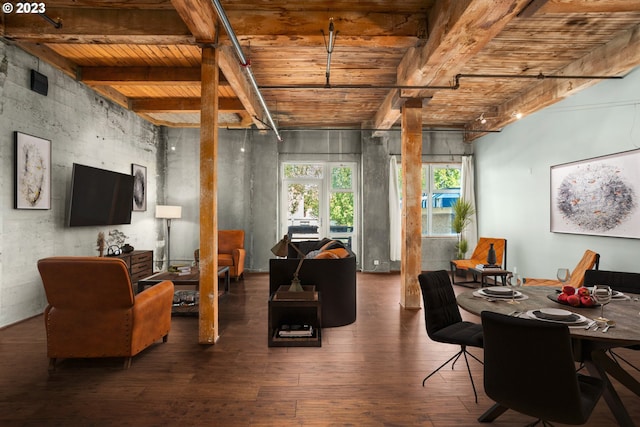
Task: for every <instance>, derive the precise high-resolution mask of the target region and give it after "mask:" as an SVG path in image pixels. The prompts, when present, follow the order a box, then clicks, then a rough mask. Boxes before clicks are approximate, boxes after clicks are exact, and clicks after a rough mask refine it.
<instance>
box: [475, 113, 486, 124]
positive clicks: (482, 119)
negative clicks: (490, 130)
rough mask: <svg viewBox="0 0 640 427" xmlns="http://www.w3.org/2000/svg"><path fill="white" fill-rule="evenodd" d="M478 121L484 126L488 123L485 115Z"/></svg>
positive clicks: (481, 115)
mask: <svg viewBox="0 0 640 427" xmlns="http://www.w3.org/2000/svg"><path fill="white" fill-rule="evenodd" d="M476 120H477V121H479V122H480V123H482V124H483V125H484V124H485V123H487V119H485V117H484V113H482V114H480V117H478V118H477V119H476Z"/></svg>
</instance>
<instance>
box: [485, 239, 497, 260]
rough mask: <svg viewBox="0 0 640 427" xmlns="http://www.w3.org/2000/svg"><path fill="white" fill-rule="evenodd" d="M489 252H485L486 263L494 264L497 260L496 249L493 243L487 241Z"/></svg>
mask: <svg viewBox="0 0 640 427" xmlns="http://www.w3.org/2000/svg"><path fill="white" fill-rule="evenodd" d="M489 245H490V246H489V253H488V254H487V264H489V265H495V264H496V261H497V257H496V250H495V249H494V247H493V243H489Z"/></svg>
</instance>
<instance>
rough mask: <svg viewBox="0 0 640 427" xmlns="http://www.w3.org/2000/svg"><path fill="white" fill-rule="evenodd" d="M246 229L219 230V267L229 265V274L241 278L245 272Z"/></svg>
mask: <svg viewBox="0 0 640 427" xmlns="http://www.w3.org/2000/svg"><path fill="white" fill-rule="evenodd" d="M246 256H247V252H246V251H245V249H244V230H218V267H224V266H228V267H229V275H230V276H231V277H233V278H235V279H236V281H237V280H238V279H240V277H241V276H242V274H243V273H244V259H245V257H246Z"/></svg>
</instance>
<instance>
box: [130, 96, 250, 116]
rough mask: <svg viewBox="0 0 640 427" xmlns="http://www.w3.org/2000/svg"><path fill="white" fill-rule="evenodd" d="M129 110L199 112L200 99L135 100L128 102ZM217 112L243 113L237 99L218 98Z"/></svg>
mask: <svg viewBox="0 0 640 427" xmlns="http://www.w3.org/2000/svg"><path fill="white" fill-rule="evenodd" d="M129 109H130V110H132V111H135V112H136V113H172V112H183V113H186V112H191V113H193V112H200V111H201V109H202V104H201V100H200V98H135V99H130V100H129ZM218 111H220V112H223V113H240V112H244V111H245V109H244V106H243V105H242V102H240V100H239V99H238V98H219V99H218Z"/></svg>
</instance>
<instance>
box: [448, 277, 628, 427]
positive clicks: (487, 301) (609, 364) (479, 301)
mask: <svg viewBox="0 0 640 427" xmlns="http://www.w3.org/2000/svg"><path fill="white" fill-rule="evenodd" d="M518 291H519V292H521V293H522V294H523V296H524V297H525V298H526V299H523V300H520V301H518V302H519V304H510V303H508V301H510V299H499V298H493V297H481V296H478V292H477V290H469V291H464V292H462V293H460V294H459V295H458V296H457V302H458V305H459V306H460V307H461V308H462V309H464V310H466V311H468V312H469V313H472V314H475V315H478V316H479V315H480V313H481V312H482V311H493V312H496V313H502V314H511V313H513V312H514V311H518V312H523V313H526V312H527V311H529V310H536V309H541V308H563V309H566V310H569V311H572V312H574V313H578V314H581V315H583V316H585V317H586V318H588V319H590V320H592V319H595V318H596V317H598V316H600V307H588V308H586V307H572V306H568V305H563V304H560V303H558V302H555V301H553V300H552V298H550V297H554V296H556V295H557V293H558V291H557V288H556V287H551V286H523V287H520V288H518ZM474 294H475V295H474ZM626 296H627V297H628V298H625V299H612V300H611V302H610V303H609V304H606V305H605V307H604V316H605V317H606V318H608V319H611V320H614V321H615V322H616V324H615V326H614V327H612V328H610V329H609V330H608V331H607V332H605V333H603V332H602V330H603V328H598V330H596V331H594V330H593V329H594V328H593V327H592V328H589V329H588V330H587V329H585V326H584V325H583V326H572V327H570V328H569V332H570V334H571V338H572V340H573V349H574V354H575V357H576V361H579V362H583V363H584V364H585V367H586V368H587V370H588V371H589V373H590V374H591V375H593V376H596V377H599V378H601V379H602V380H603V381H604V383H605V392H604V395H603V396H604V399H605V401H606V403H607V405H608V406H609V408H610V410H611V412H612V413H613V415H614V417H615V418H616V420H617V421H618V424H619V425H621V426H634V425H635V424H634V422H633V420H632V419H631V417H630V416H629V413H628V411H627V409H626V408H625V406H624V404H623V402H622V400H621V399H620V397H619V395H618V393H617V392H616V390H615V388H614V386H613V384H612V383H611V381H610V380H609V377H612V378H615V379H616V380H618V381H619V382H620V383H621V384H622V385H623V386H625V387H627V388H628V389H629V390H631V391H633V392H634V393H635V394H636V395H637V396H640V383H639V382H638V381H637V380H636V379H635V378H634V377H633V376H631V375H630V374H629V373H628V372H627V371H625V370H624V369H623V367H622V366H620V365H619V364H618V363H616V362H615V361H614V360H613V359H612V358H611V357H609V355H608V354H607V350H609V349H612V348H616V347H624V346H628V345H634V344H640V302H639V298H640V295H636V294H626Z"/></svg>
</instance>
